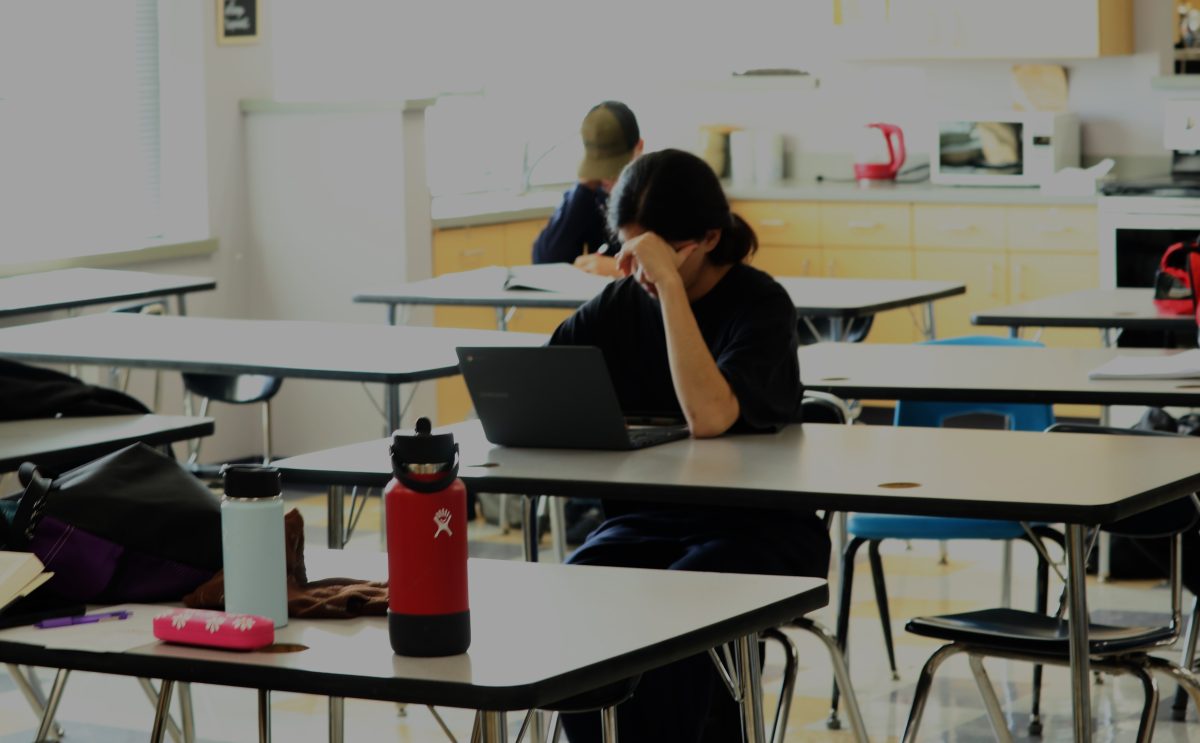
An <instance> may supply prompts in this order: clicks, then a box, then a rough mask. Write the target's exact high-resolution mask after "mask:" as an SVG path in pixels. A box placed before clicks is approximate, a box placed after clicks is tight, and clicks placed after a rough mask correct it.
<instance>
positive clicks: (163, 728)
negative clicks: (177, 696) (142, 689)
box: [150, 679, 175, 743]
mask: <svg viewBox="0 0 1200 743" xmlns="http://www.w3.org/2000/svg"><path fill="white" fill-rule="evenodd" d="M173 688H175V682H174V681H171V680H170V679H163V682H162V686H160V687H159V689H158V704H156V705H155V706H154V727H152V728H150V743H162V739H163V735H164V734H165V733H166V732H167V720H168V719H170V717H171V690H172V689H173Z"/></svg>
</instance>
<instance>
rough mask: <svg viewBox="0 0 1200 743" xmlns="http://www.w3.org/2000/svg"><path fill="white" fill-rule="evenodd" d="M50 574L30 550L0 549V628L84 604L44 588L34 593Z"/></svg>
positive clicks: (63, 613) (79, 611)
mask: <svg viewBox="0 0 1200 743" xmlns="http://www.w3.org/2000/svg"><path fill="white" fill-rule="evenodd" d="M53 576H54V573H51V572H47V571H46V569H45V566H44V565H42V561H41V560H39V559H38V557H37V555H35V554H33V553H32V552H12V551H8V550H0V629H2V628H5V627H16V626H20V625H24V624H33V623H34V622H36V621H38V620H41V619H48V618H51V617H62V616H71V615H73V614H82V613H83V612H84V611H85V610H86V608H87V607H85V606H84V605H83V604H80V603H78V602H70V601H66V600H64V599H61V598H59V597H57V596H55V595H53V594H50V593H46V592H44V591H43V592H40V593H34V592H35V591H36V590H37V588H38V587H40V586H41V585H42V584H43V583H45V582H46V581H48V580H50V578H52V577H53Z"/></svg>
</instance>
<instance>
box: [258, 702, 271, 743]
mask: <svg viewBox="0 0 1200 743" xmlns="http://www.w3.org/2000/svg"><path fill="white" fill-rule="evenodd" d="M258 743H271V690H270V689H259V690H258Z"/></svg>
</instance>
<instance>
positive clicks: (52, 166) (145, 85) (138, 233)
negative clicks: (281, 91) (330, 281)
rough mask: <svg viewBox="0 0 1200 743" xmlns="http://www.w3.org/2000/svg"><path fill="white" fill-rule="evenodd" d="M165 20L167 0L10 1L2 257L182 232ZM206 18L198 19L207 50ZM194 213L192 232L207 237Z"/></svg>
mask: <svg viewBox="0 0 1200 743" xmlns="http://www.w3.org/2000/svg"><path fill="white" fill-rule="evenodd" d="M188 5H198V4H195V3H189V4H188ZM161 10H165V11H166V16H167V20H168V21H169V22H171V23H177V22H180V21H182V20H183V17H182V16H183V14H184V13H186V11H183V10H181V9H176V8H170V4H169V3H167V2H162V8H161ZM197 20H198V19H197ZM162 21H163V18H161V17H160V0H112V1H110V2H104V3H94V2H86V1H85V0H74V1H71V2H51V3H45V2H15V3H4V4H3V5H2V6H0V262H4V263H23V262H32V261H42V260H49V259H56V258H63V257H69V256H77V255H84V254H95V253H103V252H111V251H120V250H130V249H134V248H139V247H145V246H147V245H151V244H154V243H156V242H162V241H164V240H165V239H166V238H168V237H179V236H173V235H172V233H173V232H175V231H177V230H175V229H173V227H172V224H170V223H171V222H178V221H180V220H178V219H177V218H176V217H177V215H178V209H176V208H174V207H173V206H172V204H171V203H170V202H171V200H172V199H175V198H178V197H180V196H181V194H177V193H174V192H170V193H168V190H167V189H165V188H164V185H165V184H166V183H168V182H171V178H172V175H173V174H171V173H169V172H167V171H165V170H164V164H165V163H166V162H168V161H169V158H167V157H166V152H165V150H164V147H163V144H164V139H165V137H164V127H163V123H164V119H166V118H169V113H168V111H167V109H166V107H165V106H164V96H163V95H162V93H164V92H165V91H166V90H167V87H166V86H165V85H164V77H165V76H164V74H163V73H164V69H163V65H162V64H161V62H162V55H160V50H161V49H162V48H164V47H166V46H167V45H165V44H160V39H162V38H164V36H163V33H164V30H165V27H164V24H163V22H162ZM201 28H202V26H201V25H199V24H197V25H196V26H193V33H194V35H195V36H196V40H195V41H196V43H195V51H197V52H200V51H202V50H201V48H200V46H199V41H200V39H199V35H200V29H201ZM168 38H171V37H168ZM193 92H194V94H196V95H202V93H203V90H202V87H193ZM180 95H181V93H179V92H178V91H176V92H174V93H172V94H171V96H173V97H175V98H178V97H179V96H180ZM201 126H202V124H201ZM199 131H200V132H201V133H202V131H203V130H202V128H201V129H200V130H199ZM188 140H189V138H188V137H183V138H182V141H180V142H179V143H178V144H183V142H184V141H188ZM191 142H192V143H194V139H191ZM201 142H202V140H201ZM200 149H201V153H202V152H203V148H202V147H201V148H200ZM201 157H202V154H201ZM180 167H182V169H183V171H185V172H190V173H191V174H192V175H193V176H194V175H195V174H196V171H195V168H194V166H187V165H184V164H182V163H181V164H180ZM200 173H201V174H202V173H203V171H200ZM191 180H193V181H194V180H195V179H194V177H193V178H191ZM199 185H200V186H201V188H200V189H199V190H200V191H201V192H202V191H204V190H205V189H204V188H203V179H202V177H201V180H200V183H199ZM189 191H190V193H189V196H191V197H194V196H195V195H196V189H195V188H192V189H189ZM199 208H200V209H201V210H202V211H203V212H206V211H207V204H206V203H205V202H203V201H201V203H200V205H199ZM194 209H195V206H193V207H192V210H193V211H194ZM204 221H207V220H206V219H205V220H204ZM195 222H196V221H195V220H194V219H193V220H192V225H191V226H190V227H189V228H188V230H187V231H189V232H191V233H192V234H189V235H186V236H185V237H184V238H183V239H196V238H199V237H203V236H204V235H202V234H195V229H194V228H195V226H196V224H195ZM202 231H203V230H202Z"/></svg>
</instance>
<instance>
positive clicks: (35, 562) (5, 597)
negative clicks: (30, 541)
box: [0, 550, 54, 609]
mask: <svg viewBox="0 0 1200 743" xmlns="http://www.w3.org/2000/svg"><path fill="white" fill-rule="evenodd" d="M53 575H54V573H48V572H45V567H44V566H43V565H42V561H41V560H39V559H38V558H37V556H36V555H34V554H33V553H31V552H9V551H7V550H0V609H3V608H4V607H6V606H8V605H9V604H10V603H12V602H13V601H15V600H17V599H19V598H21V597H22V596H27V595H29V594H30V593H32V592H33V590H34V589H35V588H37V587H38V586H40V585H42V584H43V583H45V582H46V581H47V580H49V579H50V577H51V576H53Z"/></svg>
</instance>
